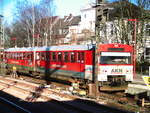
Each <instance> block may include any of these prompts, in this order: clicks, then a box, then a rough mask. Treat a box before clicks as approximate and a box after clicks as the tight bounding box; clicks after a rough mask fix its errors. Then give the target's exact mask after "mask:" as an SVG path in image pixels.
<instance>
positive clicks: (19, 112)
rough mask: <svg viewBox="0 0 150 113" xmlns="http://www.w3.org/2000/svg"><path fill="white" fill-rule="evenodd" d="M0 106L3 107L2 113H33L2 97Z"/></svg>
mask: <svg viewBox="0 0 150 113" xmlns="http://www.w3.org/2000/svg"><path fill="white" fill-rule="evenodd" d="M0 106H1V107H3V109H1V110H0V112H1V113H7V112H10V113H31V112H30V111H29V110H27V109H25V108H23V107H21V106H19V105H17V104H15V103H13V102H11V101H9V100H7V99H5V98H3V97H0Z"/></svg>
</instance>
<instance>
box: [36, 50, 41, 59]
mask: <svg viewBox="0 0 150 113" xmlns="http://www.w3.org/2000/svg"><path fill="white" fill-rule="evenodd" d="M39 59H40V53H39V52H37V53H36V60H39Z"/></svg>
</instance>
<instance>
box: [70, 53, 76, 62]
mask: <svg viewBox="0 0 150 113" xmlns="http://www.w3.org/2000/svg"><path fill="white" fill-rule="evenodd" d="M70 61H71V62H75V52H71V53H70Z"/></svg>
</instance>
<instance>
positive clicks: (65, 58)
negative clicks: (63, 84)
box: [64, 52, 68, 62]
mask: <svg viewBox="0 0 150 113" xmlns="http://www.w3.org/2000/svg"><path fill="white" fill-rule="evenodd" d="M64 62H68V52H64Z"/></svg>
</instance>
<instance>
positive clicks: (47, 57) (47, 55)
mask: <svg viewBox="0 0 150 113" xmlns="http://www.w3.org/2000/svg"><path fill="white" fill-rule="evenodd" d="M46 61H50V52H46Z"/></svg>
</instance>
